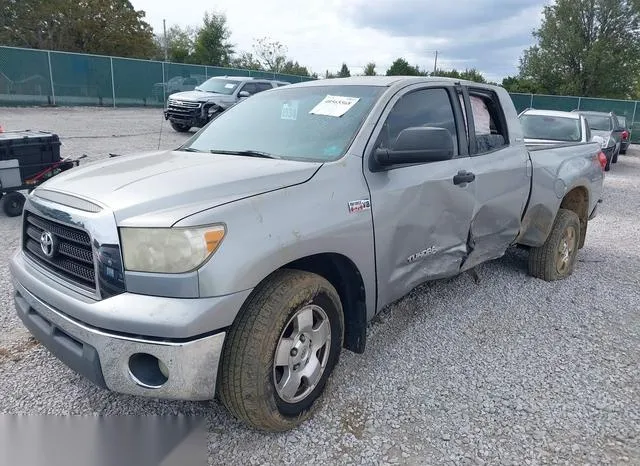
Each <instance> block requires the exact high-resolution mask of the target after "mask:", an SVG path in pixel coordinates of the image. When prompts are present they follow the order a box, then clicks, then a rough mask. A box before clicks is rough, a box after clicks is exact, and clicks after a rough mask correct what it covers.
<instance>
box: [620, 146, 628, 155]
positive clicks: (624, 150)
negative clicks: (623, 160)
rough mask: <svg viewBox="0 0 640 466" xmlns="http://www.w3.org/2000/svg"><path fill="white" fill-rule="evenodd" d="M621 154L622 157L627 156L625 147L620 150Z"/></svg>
mask: <svg viewBox="0 0 640 466" xmlns="http://www.w3.org/2000/svg"><path fill="white" fill-rule="evenodd" d="M620 153H621V154H622V155H626V154H627V148H626V147H625V148H624V149H620Z"/></svg>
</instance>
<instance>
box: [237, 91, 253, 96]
mask: <svg viewBox="0 0 640 466" xmlns="http://www.w3.org/2000/svg"><path fill="white" fill-rule="evenodd" d="M238 97H251V94H250V93H249V92H247V91H240V92H238Z"/></svg>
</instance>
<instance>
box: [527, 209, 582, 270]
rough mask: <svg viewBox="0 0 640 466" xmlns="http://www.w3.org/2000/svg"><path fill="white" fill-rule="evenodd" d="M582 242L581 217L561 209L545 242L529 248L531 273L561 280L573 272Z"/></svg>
mask: <svg viewBox="0 0 640 466" xmlns="http://www.w3.org/2000/svg"><path fill="white" fill-rule="evenodd" d="M579 242H580V219H579V218H578V216H577V215H576V213H575V212H573V211H571V210H567V209H560V210H559V211H558V215H557V216H556V219H555V222H554V223H553V228H552V229H551V233H549V237H548V238H547V240H546V241H545V242H544V244H543V245H542V246H540V247H538V248H531V249H530V250H529V273H530V274H531V275H532V276H534V277H536V278H541V279H542V280H546V281H553V280H561V279H563V278H566V277H568V276H569V275H571V274H572V273H573V270H574V268H575V264H576V257H577V255H578V249H579Z"/></svg>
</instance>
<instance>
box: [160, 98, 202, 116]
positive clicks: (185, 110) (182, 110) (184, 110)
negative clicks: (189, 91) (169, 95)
mask: <svg viewBox="0 0 640 466" xmlns="http://www.w3.org/2000/svg"><path fill="white" fill-rule="evenodd" d="M199 108H200V103H199V102H189V101H184V100H174V99H169V102H168V105H167V111H168V112H170V113H172V114H178V115H185V116H186V115H196V114H197V113H198V109H199Z"/></svg>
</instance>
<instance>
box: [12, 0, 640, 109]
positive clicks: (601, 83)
mask: <svg viewBox="0 0 640 466" xmlns="http://www.w3.org/2000/svg"><path fill="white" fill-rule="evenodd" d="M0 11H2V15H0V44H3V45H11V46H18V47H28V48H37V49H50V50H60V51H69V52H83V53H93V54H101V55H115V56H123V57H131V58H141V59H154V60H163V59H165V56H166V58H167V59H168V60H169V61H172V62H177V63H189V64H198V65H211V66H224V67H235V68H242V69H248V70H256V71H269V72H275V73H285V74H292V75H299V76H309V77H315V78H317V77H319V76H318V74H317V73H315V72H312V71H311V70H310V69H309V68H308V67H307V66H304V65H302V64H300V63H299V62H298V61H297V60H295V59H293V58H291V57H289V55H288V50H287V47H286V46H285V45H284V44H282V43H280V42H278V41H274V40H271V39H270V38H268V37H261V38H256V39H254V43H253V45H252V48H251V50H250V51H240V50H238V49H237V46H236V45H235V44H233V42H231V31H230V29H229V27H228V25H227V20H226V17H225V15H224V14H219V13H216V12H205V13H204V16H203V19H202V23H201V24H200V25H197V26H188V27H180V26H178V25H170V26H169V28H168V30H167V34H166V40H165V35H164V34H158V33H157V32H154V30H153V28H152V27H151V25H149V24H148V23H147V22H146V21H145V13H144V12H143V11H137V10H135V8H134V7H133V5H132V4H131V2H130V1H128V0H46V1H42V0H0ZM533 38H534V40H535V45H533V46H532V47H530V48H528V49H526V50H524V51H523V54H522V56H521V58H520V60H519V66H518V72H517V73H516V75H514V76H507V77H506V78H504V79H503V81H502V83H500V84H501V85H502V86H503V87H504V88H506V89H507V90H508V91H510V92H524V93H538V94H539V93H544V94H551V95H580V96H587V97H608V98H639V97H640V79H638V76H640V0H555V1H554V2H552V3H551V4H549V5H547V6H544V7H543V20H542V23H541V25H540V27H539V28H537V29H536V30H535V31H533ZM362 74H364V75H365V76H371V75H376V74H378V72H377V70H376V64H375V63H373V62H372V63H368V64H367V65H366V66H365V67H364V68H363V70H362ZM381 74H384V75H387V76H391V75H410V76H446V77H453V78H459V79H467V80H471V81H476V82H487V79H486V78H485V77H484V76H483V74H482V73H481V72H479V71H478V70H477V69H475V68H471V69H465V70H464V71H462V70H461V71H458V70H455V69H454V70H443V69H437V70H435V71H427V70H423V69H420V67H418V66H417V65H411V64H410V63H408V62H407V60H405V59H404V58H398V59H396V60H395V61H394V62H393V63H392V64H391V66H390V67H389V68H388V69H386V70H384V71H381ZM350 75H351V71H350V70H349V67H348V66H347V64H346V63H343V64H342V66H341V67H340V69H338V70H336V71H330V70H326V71H325V73H324V74H323V75H322V76H320V77H322V78H335V77H346V76H350Z"/></svg>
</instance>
